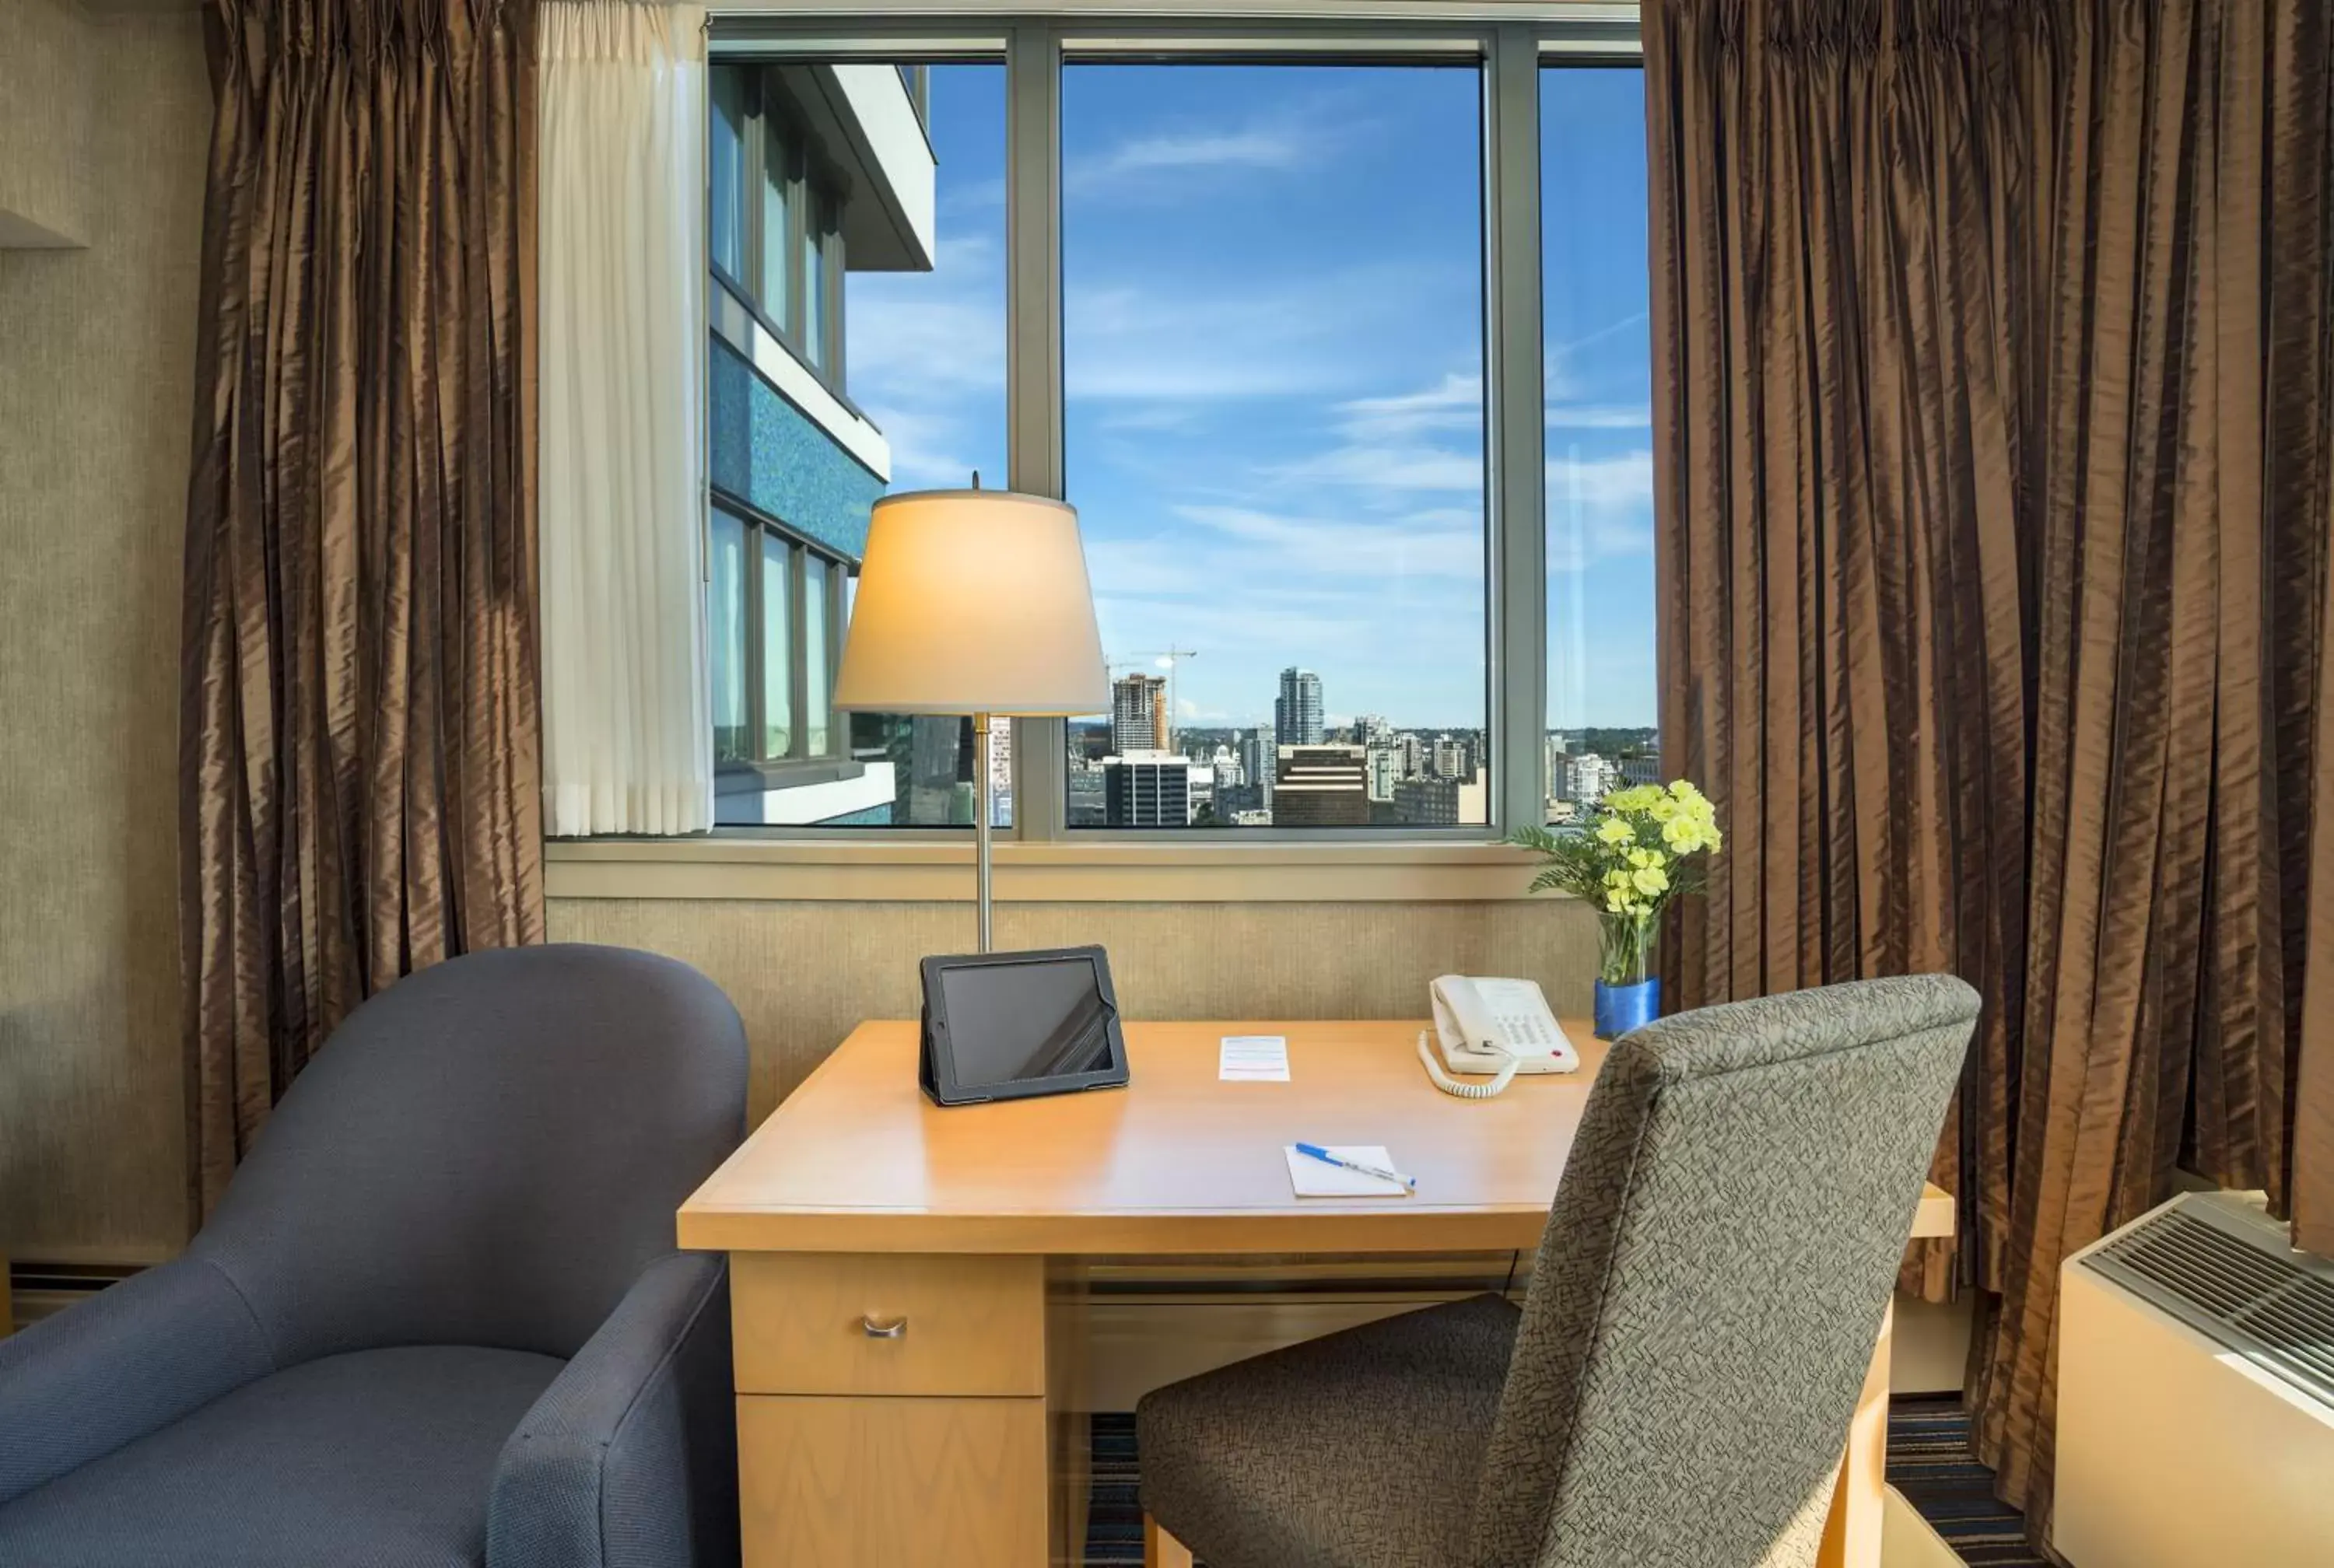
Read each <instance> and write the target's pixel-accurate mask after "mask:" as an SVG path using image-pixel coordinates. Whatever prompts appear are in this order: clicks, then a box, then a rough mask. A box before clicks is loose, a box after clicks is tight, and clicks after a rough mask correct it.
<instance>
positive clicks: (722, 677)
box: [705, 510, 754, 763]
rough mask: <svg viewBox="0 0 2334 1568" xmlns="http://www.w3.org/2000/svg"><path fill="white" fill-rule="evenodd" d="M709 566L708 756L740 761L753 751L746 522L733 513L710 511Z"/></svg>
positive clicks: (707, 596)
mask: <svg viewBox="0 0 2334 1568" xmlns="http://www.w3.org/2000/svg"><path fill="white" fill-rule="evenodd" d="M712 538H713V551H712V555H713V570H712V573H711V582H709V585H708V587H707V589H706V617H705V619H706V624H707V626H708V627H709V630H710V633H711V636H710V640H711V642H712V645H713V760H714V761H715V762H717V763H728V762H743V761H744V760H745V759H747V757H749V756H751V755H754V753H753V736H752V732H751V731H750V730H749V729H748V728H747V717H746V670H747V638H746V524H745V521H744V519H742V518H740V517H738V516H737V515H735V514H734V513H729V512H723V511H719V510H717V511H716V512H715V513H714V514H713V535H712Z"/></svg>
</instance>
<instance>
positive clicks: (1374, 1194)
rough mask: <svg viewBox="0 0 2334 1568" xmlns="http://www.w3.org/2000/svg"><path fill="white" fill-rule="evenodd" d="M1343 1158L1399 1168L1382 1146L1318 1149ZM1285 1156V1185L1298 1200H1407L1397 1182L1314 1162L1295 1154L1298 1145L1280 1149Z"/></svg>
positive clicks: (1327, 1145) (1405, 1191)
mask: <svg viewBox="0 0 2334 1568" xmlns="http://www.w3.org/2000/svg"><path fill="white" fill-rule="evenodd" d="M1321 1147H1322V1148H1324V1149H1326V1150H1328V1151H1329V1152H1330V1153H1332V1154H1335V1155H1337V1156H1338V1157H1340V1158H1341V1159H1358V1160H1360V1161H1361V1162H1362V1163H1363V1164H1365V1165H1375V1166H1380V1167H1383V1168H1384V1169H1387V1170H1399V1169H1402V1168H1401V1167H1400V1166H1398V1165H1396V1164H1395V1163H1394V1156H1393V1155H1391V1154H1388V1153H1387V1152H1386V1151H1385V1145H1384V1144H1383V1143H1325V1144H1323V1145H1322V1146H1321ZM1280 1151H1281V1152H1282V1153H1283V1154H1285V1155H1287V1156H1288V1185H1289V1186H1291V1187H1293V1188H1296V1189H1297V1197H1299V1198H1407V1197H1409V1196H1410V1189H1409V1188H1405V1187H1404V1186H1403V1184H1402V1183H1401V1182H1399V1181H1388V1180H1386V1179H1385V1178H1384V1177H1382V1176H1371V1175H1368V1174H1366V1173H1365V1172H1363V1171H1359V1170H1348V1169H1345V1167H1344V1166H1342V1165H1332V1164H1330V1163H1329V1162H1328V1161H1327V1160H1326V1159H1314V1158H1313V1157H1312V1156H1311V1155H1309V1154H1299V1153H1297V1145H1295V1144H1293V1143H1287V1144H1283V1145H1282V1146H1281V1150H1280Z"/></svg>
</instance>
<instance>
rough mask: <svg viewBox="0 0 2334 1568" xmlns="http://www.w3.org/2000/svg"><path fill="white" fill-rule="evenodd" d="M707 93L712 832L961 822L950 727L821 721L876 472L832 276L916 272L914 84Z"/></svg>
mask: <svg viewBox="0 0 2334 1568" xmlns="http://www.w3.org/2000/svg"><path fill="white" fill-rule="evenodd" d="M924 82H925V78H924V75H923V73H922V72H921V71H917V70H904V71H903V70H902V69H900V68H898V67H894V66H891V65H877V64H863V63H838V64H824V65H823V64H805V63H796V62H787V63H747V62H730V61H719V62H716V63H714V64H713V66H712V67H711V68H710V71H709V89H710V97H711V113H710V125H709V139H708V142H707V150H708V157H709V162H708V171H707V172H708V187H709V190H708V196H709V202H708V240H709V255H710V257H711V264H712V275H711V277H710V279H709V286H708V290H707V320H708V325H709V329H710V332H711V341H710V343H709V345H708V351H707V356H706V383H707V384H706V394H707V398H706V416H707V417H706V457H707V471H708V475H709V479H710V483H711V491H712V504H711V510H710V515H709V517H708V520H707V543H708V547H709V562H708V567H709V571H708V579H709V581H708V584H707V622H708V629H709V634H710V635H709V644H710V646H709V652H710V655H711V677H712V696H713V724H714V735H713V739H714V764H715V784H714V789H715V820H716V821H717V822H722V823H755V822H772V823H805V822H836V823H885V822H909V821H914V822H969V820H970V817H969V812H970V810H971V805H970V802H971V798H972V787H971V786H972V782H973V781H972V776H971V773H970V767H971V758H970V756H969V753H968V752H967V750H966V746H965V742H964V736H963V726H961V725H960V723H959V722H958V721H957V720H954V719H947V718H943V719H908V718H899V717H885V716H882V715H861V716H855V717H844V716H843V715H839V714H837V713H835V712H834V705H833V701H832V696H833V691H834V672H835V668H836V665H837V664H838V662H839V661H840V659H841V654H842V649H843V633H844V620H845V618H846V615H847V612H848V611H847V607H848V604H849V601H850V596H849V582H850V579H851V578H852V577H853V576H854V574H855V573H856V572H857V571H858V569H859V562H860V557H861V555H862V553H863V552H864V551H865V549H866V541H867V519H868V512H869V509H870V508H871V507H872V506H873V504H874V502H875V501H876V499H877V498H878V497H879V496H881V495H882V494H883V493H884V491H885V489H886V488H887V487H888V486H889V485H890V482H891V474H892V453H891V447H890V445H889V443H888V442H886V441H885V440H884V438H883V433H882V431H881V430H879V429H878V428H875V426H874V425H873V424H872V423H871V422H870V421H869V420H868V419H867V418H866V417H865V416H864V415H863V414H862V413H860V412H859V410H858V409H856V408H855V407H854V405H853V404H852V402H851V400H850V399H849V397H848V395H847V394H846V392H845V390H844V389H845V386H846V380H847V379H846V375H845V370H846V366H845V363H844V274H845V272H846V271H893V272H898V271H914V272H921V271H925V270H928V269H930V268H931V265H932V262H933V255H934V252H935V245H936V231H935V203H934V192H935V179H936V175H937V166H936V164H935V162H934V159H933V157H932V151H931V144H930V142H929V141H928V140H927V139H925V134H924V114H925V107H926V105H925V101H924V93H925V86H924Z"/></svg>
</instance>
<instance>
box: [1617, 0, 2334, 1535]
mask: <svg viewBox="0 0 2334 1568" xmlns="http://www.w3.org/2000/svg"><path fill="white" fill-rule="evenodd" d="M1644 40H1645V63H1646V112H1647V125H1648V132H1649V137H1650V149H1649V150H1650V159H1651V168H1652V176H1653V192H1654V202H1653V207H1654V216H1653V236H1652V247H1653V257H1652V259H1653V271H1654V456H1655V502H1656V506H1655V509H1656V515H1657V518H1658V519H1659V521H1658V524H1657V530H1658V531H1657V541H1656V549H1657V561H1658V574H1659V579H1660V583H1661V588H1660V617H1661V619H1660V638H1661V653H1662V668H1663V697H1664V700H1663V726H1664V734H1663V749H1664V756H1665V757H1666V758H1669V759H1671V763H1670V765H1671V768H1672V771H1673V772H1677V773H1681V774H1684V775H1686V776H1688V777H1692V778H1694V779H1696V780H1698V781H1700V782H1702V784H1703V785H1704V787H1705V788H1706V789H1707V790H1708V791H1709V793H1710V794H1712V797H1713V799H1715V800H1716V801H1717V802H1718V803H1719V804H1720V807H1721V810H1722V813H1723V815H1724V818H1725V820H1726V822H1727V825H1728V827H1729V830H1730V833H1729V842H1728V846H1727V852H1726V854H1725V855H1724V856H1722V858H1721V859H1720V860H1719V861H1717V862H1716V863H1715V864H1714V866H1713V868H1712V872H1713V875H1712V885H1711V890H1710V896H1709V897H1708V899H1706V900H1700V901H1689V902H1688V903H1687V904H1686V906H1685V908H1684V910H1683V916H1682V918H1681V919H1680V920H1679V923H1678V925H1677V927H1676V928H1675V929H1674V930H1673V940H1672V941H1670V942H1669V943H1668V944H1667V947H1668V957H1667V964H1668V967H1669V974H1670V976H1671V979H1672V983H1673V985H1674V986H1676V987H1677V992H1678V994H1679V995H1680V996H1681V997H1682V1000H1683V1002H1684V1003H1685V1004H1687V1005H1693V1004H1697V1003H1701V1002H1706V1001H1718V1000H1725V999H1729V998H1733V997H1741V996H1757V995H1761V994H1766V993H1771V992H1777V991H1783V990H1789V989H1791V988H1794V987H1798V986H1811V985H1817V984H1821V983H1825V982H1828V981H1834V980H1843V979H1848V978H1852V977H1857V976H1874V975H1886V974H1896V973H1905V972H1919V971H1924V970H1951V971H1953V972H1955V973H1957V974H1960V975H1961V976H1963V977H1964V978H1966V979H1968V980H1970V981H1971V982H1972V983H1973V984H1974V985H1976V986H1978V987H1979V989H1980V990H1981V991H1982V993H1983V995H1984V996H1985V998H1986V1006H1985V1009H1984V1012H1983V1015H1982V1021H1981V1024H1980V1027H1979V1030H1978V1034H1977V1039H1976V1042H1975V1044H1973V1046H1972V1055H1971V1061H1970V1064H1969V1068H1968V1076H1967V1082H1966V1086H1965V1090H1964V1092H1963V1095H1962V1096H1961V1099H1960V1102H1959V1104H1958V1106H1957V1108H1956V1110H1955V1111H1954V1113H1953V1118H1952V1120H1951V1121H1950V1122H1949V1124H1948V1126H1947V1128H1946V1131H1945V1137H1944V1140H1943V1144H1942V1146H1941V1148H1940V1150H1939V1152H1938V1156H1937V1163H1936V1167H1935V1175H1936V1178H1937V1179H1938V1180H1939V1181H1940V1182H1941V1183H1943V1184H1945V1185H1947V1186H1949V1187H1951V1188H1953V1189H1955V1190H1956V1191H1957V1192H1958V1193H1959V1195H1960V1198H1961V1207H1962V1215H1963V1236H1962V1251H1961V1254H1960V1257H1959V1266H1958V1271H1957V1272H1958V1273H1959V1275H1961V1277H1962V1278H1963V1279H1964V1280H1966V1281H1967V1282H1969V1283H1972V1284H1975V1285H1977V1286H1978V1287H1980V1288H1981V1289H1982V1291H1983V1292H1984V1293H1985V1294H1983V1296H1982V1298H1981V1299H1982V1303H1983V1304H1984V1305H1985V1306H1986V1308H1987V1309H1988V1311H1987V1313H1986V1316H1985V1319H1984V1324H1985V1332H1983V1334H1982V1339H1981V1342H1980V1345H1979V1348H1978V1351H1977V1353H1976V1356H1975V1364H1976V1366H1977V1368H1978V1376H1977V1379H1976V1380H1975V1383H1974V1385H1973V1388H1972V1396H1973V1399H1974V1400H1975V1403H1976V1408H1977V1418H1978V1419H1977V1426H1976V1431H1977V1436H1978V1442H1979V1448H1980V1452H1981V1455H1982V1457H1984V1458H1985V1459H1986V1461H1987V1462H1988V1463H1989V1464H1992V1465H1993V1466H1994V1467H1996V1468H1997V1471H1998V1484H1999V1486H2001V1490H2002V1491H2003V1494H2004V1496H2008V1497H2010V1498H2011V1500H2013V1501H2015V1502H2018V1503H2020V1504H2021V1505H2023V1506H2024V1507H2026V1509H2027V1510H2028V1512H2029V1515H2030V1524H2031V1525H2032V1526H2033V1527H2034V1528H2035V1529H2036V1531H2037V1532H2038V1534H2039V1533H2040V1531H2041V1530H2043V1529H2044V1528H2046V1527H2047V1523H2048V1518H2049V1477H2050V1452H2049V1433H2050V1429H2051V1423H2052V1419H2053V1413H2054V1405H2053V1402H2052V1401H2053V1389H2052V1369H2053V1367H2054V1365H2055V1361H2056V1335H2057V1305H2058V1296H2057V1288H2056V1287H2057V1277H2058V1269H2059V1264H2060V1262H2061V1261H2062V1260H2063V1259H2064V1257H2065V1256H2066V1255H2068V1254H2069V1252H2071V1251H2073V1250H2075V1249H2076V1248H2078V1247H2079V1246H2083V1245H2084V1244H2086V1243H2087V1242H2088V1241H2090V1240H2092V1239H2095V1238H2096V1237H2098V1236H2100V1235H2102V1234H2104V1233H2105V1232H2106V1231H2107V1230H2108V1229H2111V1228H2113V1227H2116V1226H2117V1225H2120V1224H2122V1223H2123V1222H2125V1221H2126V1220H2127V1219H2129V1218H2131V1217H2134V1216H2136V1215H2137V1214H2139V1213H2141V1212H2143V1211H2144V1210H2146V1208H2147V1207H2151V1206H2152V1205H2154V1204H2155V1203H2156V1202H2159V1201H2161V1200H2162V1199H2163V1198H2165V1197H2166V1196H2168V1195H2169V1191H2170V1184H2171V1180H2172V1177H2173V1173H2174V1170H2175V1166H2176V1165H2185V1166H2187V1167H2188V1168H2190V1169H2195V1170H2198V1171H2201V1172H2203V1173H2204V1174H2205V1175H2207V1176H2209V1177H2211V1178H2214V1179H2217V1180H2220V1181H2223V1182H2225V1183H2227V1184H2229V1185H2232V1186H2238V1187H2266V1188H2268V1189H2269V1190H2270V1193H2271V1199H2272V1201H2273V1202H2274V1203H2275V1204H2277V1205H2278V1206H2279V1207H2281V1209H2282V1208H2283V1207H2286V1206H2287V1205H2289V1204H2291V1207H2292V1210H2293V1212H2294V1215H2295V1218H2296V1220H2297V1237H2298V1239H2299V1240H2300V1242H2301V1243H2302V1244H2303V1245H2316V1246H2320V1247H2329V1246H2334V1235H2329V1230H2334V1185H2329V1184H2334V1082H2329V1078H2334V1062H2329V1056H2334V1031H2329V1027H2328V1025H2329V1024H2334V996H2329V991H2334V967H2329V963H2328V962H2326V961H2325V960H2326V959H2327V958H2328V957H2329V947H2334V937H2329V919H2334V881H2329V875H2334V848H2329V842H2334V752H2330V751H2329V739H2334V736H2329V730H2328V728H2327V720H2326V719H2325V717H2324V704H2323V702H2322V700H2321V697H2322V695H2323V693H2324V691H2325V688H2326V686H2327V684H2328V682H2329V679H2334V674H2329V669H2334V666H2329V658H2334V653H2329V533H2334V528H2329V522H2334V511H2330V510H2329V495H2334V367H2330V366H2329V360H2328V355H2327V347H2326V345H2327V336H2328V326H2329V314H2328V311H2329V287H2334V281H2330V280H2334V246H2329V231H2330V230H2334V208H2329V201H2328V189H2329V183H2328V182H2329V169H2334V142H2329V127H2328V118H2327V117H2328V106H2329V100H2334V70H2329V42H2334V40H2329V20H2328V9H2327V7H2325V6H2324V5H2322V4H2321V3H2320V0H1649V3H1648V5H1646V7H1645V14H1644ZM2313 801H2315V802H2316V803H2317V804H2314V803H2313ZM2320 807H2322V810H2321V809H2320ZM2313 819H2315V820H2316V821H2318V822H2323V823H2324V824H2325V826H2326V831H2324V832H2316V833H2313V832H2312V824H2313ZM2313 958H2316V959H2318V960H2319V961H2318V962H2314V963H2313V962H2312V961H2311V960H2312V959H2313ZM2306 1015H2307V1016H2310V1017H2315V1018H2317V1019H2319V1020H2320V1023H2319V1024H2318V1025H2317V1026H2316V1027H2315V1028H2313V1029H2310V1030H2305V1029H2304V1028H2303V1026H2302V1025H2303V1021H2304V1018H2305V1016H2306ZM2298 1096H2299V1098H2298ZM1908 1271H1909V1272H1910V1274H1911V1275H1912V1277H1911V1278H1910V1279H1909V1280H1908V1281H1907V1283H1910V1284H1916V1285H1919V1286H1922V1287H1924V1288H1925V1289H1927V1290H1928V1291H1929V1293H1930V1294H1943V1290H1944V1289H1945V1288H1946V1287H1947V1286H1949V1285H1950V1284H1952V1283H1953V1276H1954V1274H1955V1273H1956V1270H1955V1268H1954V1267H1953V1259H1952V1258H1950V1257H1949V1256H1947V1255H1944V1254H1942V1253H1938V1254H1931V1255H1925V1256H1916V1257H1914V1259H1913V1260H1912V1261H1911V1262H1910V1263H1909V1264H1908Z"/></svg>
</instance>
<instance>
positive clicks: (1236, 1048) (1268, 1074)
mask: <svg viewBox="0 0 2334 1568" xmlns="http://www.w3.org/2000/svg"><path fill="white" fill-rule="evenodd" d="M1216 1076H1217V1077H1218V1078H1219V1079H1220V1080H1221V1081H1222V1082H1226V1083H1286V1082H1288V1036H1287V1035H1285V1034H1227V1035H1225V1036H1224V1037H1223V1039H1222V1043H1221V1044H1220V1045H1219V1046H1218V1048H1217V1054H1216ZM1315 1163H1316V1164H1317V1163H1319V1162H1318V1161H1317V1160H1316V1162H1315Z"/></svg>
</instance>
